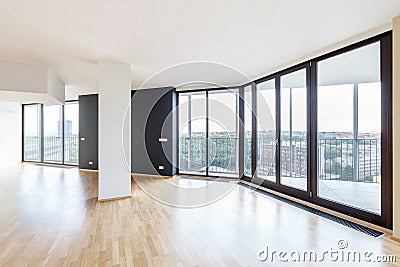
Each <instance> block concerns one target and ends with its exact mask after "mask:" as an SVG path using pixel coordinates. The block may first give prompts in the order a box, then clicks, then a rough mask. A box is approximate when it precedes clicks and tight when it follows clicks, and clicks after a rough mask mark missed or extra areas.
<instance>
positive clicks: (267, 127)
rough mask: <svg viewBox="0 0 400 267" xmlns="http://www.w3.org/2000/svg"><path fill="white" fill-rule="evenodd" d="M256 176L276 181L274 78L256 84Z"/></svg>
mask: <svg viewBox="0 0 400 267" xmlns="http://www.w3.org/2000/svg"><path fill="white" fill-rule="evenodd" d="M256 88H257V109H256V110H257V112H256V114H257V161H258V162H257V170H256V171H257V177H258V178H261V179H264V180H268V181H271V182H276V147H277V143H276V140H277V136H276V108H275V106H276V103H275V102H276V90H275V79H271V80H268V81H265V82H262V83H259V84H257V87H256Z"/></svg>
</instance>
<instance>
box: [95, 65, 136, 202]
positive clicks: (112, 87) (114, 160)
mask: <svg viewBox="0 0 400 267" xmlns="http://www.w3.org/2000/svg"><path fill="white" fill-rule="evenodd" d="M130 99H131V65H130V64H127V63H122V62H118V61H111V60H101V61H100V62H99V200H107V199H115V198H123V197H130V196H131V174H130V161H131V157H130V155H131V130H130V129H131V123H130V121H131V116H130V113H131V112H130V105H129V103H130ZM127 109H128V110H127ZM124 119H125V120H124ZM123 139H124V140H123Z"/></svg>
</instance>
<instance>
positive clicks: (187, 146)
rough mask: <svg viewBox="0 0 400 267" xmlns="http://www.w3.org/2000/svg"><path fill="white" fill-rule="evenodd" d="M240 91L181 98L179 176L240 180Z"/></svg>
mask: <svg viewBox="0 0 400 267" xmlns="http://www.w3.org/2000/svg"><path fill="white" fill-rule="evenodd" d="M238 108H239V90H238V89H232V90H231V89H230V90H209V91H203V92H190V93H189V92H188V93H180V94H179V170H180V173H186V174H197V175H210V176H221V177H234V178H237V177H238V176H239V120H238V116H237V114H238Z"/></svg>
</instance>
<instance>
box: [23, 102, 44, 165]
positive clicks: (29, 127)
mask: <svg viewBox="0 0 400 267" xmlns="http://www.w3.org/2000/svg"><path fill="white" fill-rule="evenodd" d="M40 117H41V115H40V105H25V106H24V160H26V161H40V160H41V149H40V143H41V127H40Z"/></svg>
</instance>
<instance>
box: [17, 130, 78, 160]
mask: <svg viewBox="0 0 400 267" xmlns="http://www.w3.org/2000/svg"><path fill="white" fill-rule="evenodd" d="M40 142H41V139H40V137H37V136H25V137H24V160H27V161H40V160H41V156H40V153H41V148H40ZM62 142H63V139H62V137H58V136H45V137H44V138H43V149H44V157H43V159H44V161H46V162H61V163H62V150H63V147H62ZM78 162H79V139H78V137H77V136H66V137H65V138H64V163H65V164H72V165H76V164H78Z"/></svg>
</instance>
